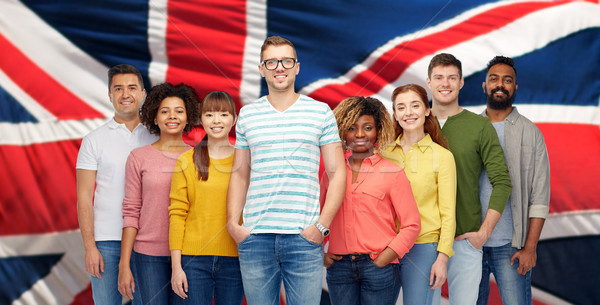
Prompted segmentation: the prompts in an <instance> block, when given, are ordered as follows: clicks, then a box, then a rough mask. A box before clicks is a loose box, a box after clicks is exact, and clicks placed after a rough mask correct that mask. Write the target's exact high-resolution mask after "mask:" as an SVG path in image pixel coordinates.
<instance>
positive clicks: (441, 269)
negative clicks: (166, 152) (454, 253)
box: [429, 252, 448, 290]
mask: <svg viewBox="0 0 600 305" xmlns="http://www.w3.org/2000/svg"><path fill="white" fill-rule="evenodd" d="M447 262H448V255H446V254H444V253H441V252H440V253H439V254H438V257H437V259H436V260H435V262H434V263H433V265H431V273H430V274H429V286H431V288H430V289H431V290H434V289H437V288H439V287H442V285H444V282H445V281H446V277H447V276H448V272H447V269H446V263H447Z"/></svg>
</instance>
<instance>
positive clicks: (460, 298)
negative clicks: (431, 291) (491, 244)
mask: <svg viewBox="0 0 600 305" xmlns="http://www.w3.org/2000/svg"><path fill="white" fill-rule="evenodd" d="M452 248H453V249H454V255H453V256H452V257H451V258H450V259H448V295H449V297H450V305H475V303H477V294H478V292H479V291H478V289H477V287H479V282H480V281H481V261H482V259H483V251H482V250H480V249H475V247H473V245H471V243H470V242H469V240H467V239H463V240H459V241H456V240H455V241H454V246H453V247H452Z"/></svg>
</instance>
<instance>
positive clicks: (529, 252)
mask: <svg viewBox="0 0 600 305" xmlns="http://www.w3.org/2000/svg"><path fill="white" fill-rule="evenodd" d="M516 259H519V268H517V273H519V274H521V275H525V274H527V272H529V270H531V268H533V267H535V261H536V260H537V254H536V253H535V249H527V248H523V249H521V250H519V251H517V252H515V254H513V256H512V257H511V258H510V265H511V266H512V265H513V264H514V262H515V260H516Z"/></svg>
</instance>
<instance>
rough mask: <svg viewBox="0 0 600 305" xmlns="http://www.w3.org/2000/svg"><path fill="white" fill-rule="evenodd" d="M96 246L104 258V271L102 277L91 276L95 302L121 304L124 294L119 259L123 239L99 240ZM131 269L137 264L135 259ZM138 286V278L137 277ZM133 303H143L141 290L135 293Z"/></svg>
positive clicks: (109, 304) (139, 304) (137, 304)
mask: <svg viewBox="0 0 600 305" xmlns="http://www.w3.org/2000/svg"><path fill="white" fill-rule="evenodd" d="M96 247H97V248H98V251H100V254H101V255H102V259H103V260H104V272H102V278H97V277H95V276H91V279H92V296H93V298H94V303H95V304H107V305H121V304H123V296H122V295H121V293H120V292H119V283H118V282H119V260H120V259H121V241H119V240H106V241H97V242H96ZM131 269H132V270H134V269H135V266H134V264H133V260H132V263H131ZM135 285H136V287H137V279H135ZM132 304H133V305H141V304H142V300H141V297H140V294H139V291H137V290H136V292H135V293H134V294H133V302H132Z"/></svg>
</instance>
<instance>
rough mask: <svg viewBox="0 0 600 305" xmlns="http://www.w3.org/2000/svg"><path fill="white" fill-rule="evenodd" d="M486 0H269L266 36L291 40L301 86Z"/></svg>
mask: <svg viewBox="0 0 600 305" xmlns="http://www.w3.org/2000/svg"><path fill="white" fill-rule="evenodd" d="M488 2H493V1H459V2H451V3H450V2H449V1H424V2H416V1H415V2H411V3H410V5H407V3H406V2H403V1H392V0H387V1H366V0H362V1H350V2H349V1H344V0H335V1H325V2H322V1H271V2H269V6H268V8H267V16H268V23H267V35H268V36H271V35H280V36H283V37H285V38H288V39H289V40H291V41H292V42H293V43H294V45H295V47H296V50H297V53H298V57H299V60H300V62H301V69H300V74H299V75H298V77H297V78H296V87H297V88H302V87H304V86H306V85H308V84H310V83H312V82H314V81H316V80H319V79H323V78H335V77H338V76H340V75H342V74H344V73H346V72H347V71H348V70H350V69H351V68H352V67H354V66H356V65H357V64H358V63H360V62H362V61H363V60H364V59H365V58H367V56H369V54H371V53H372V52H373V51H374V50H376V49H377V48H379V47H381V46H382V45H383V44H385V43H387V42H388V41H390V40H391V39H394V38H396V37H398V36H403V35H406V34H409V33H413V32H418V31H419V30H421V29H424V28H427V27H430V26H433V25H436V24H438V23H441V22H443V21H446V20H447V19H449V18H452V17H455V16H456V15H458V14H460V13H463V12H464V11H467V10H470V9H473V8H475V7H477V6H480V5H483V4H485V3H488ZM262 93H263V95H264V94H266V93H267V92H266V87H265V85H264V83H263V86H262Z"/></svg>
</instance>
